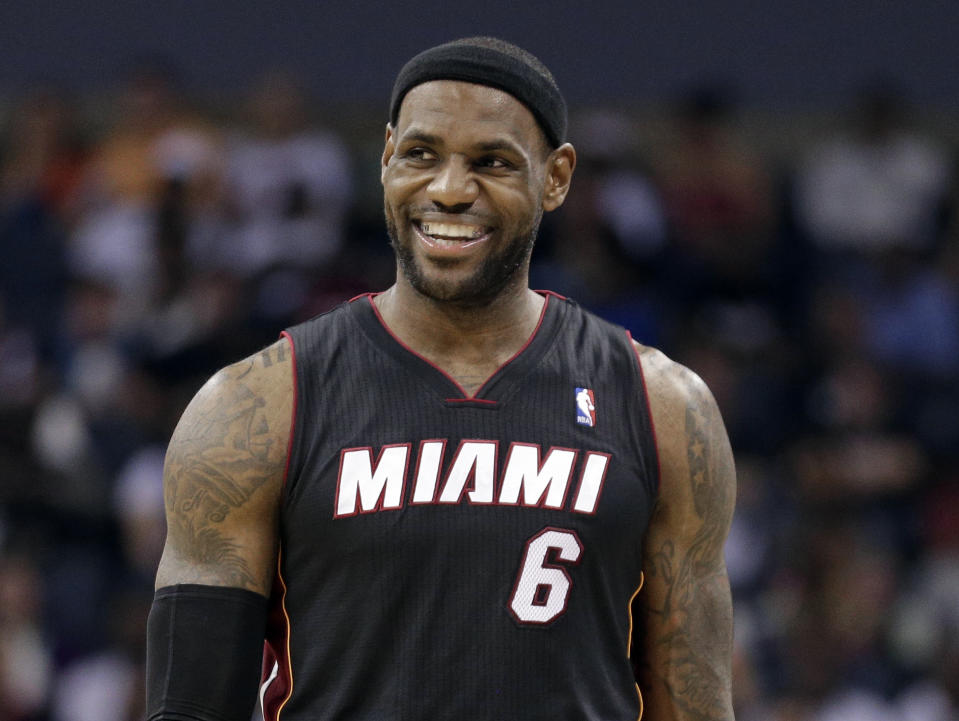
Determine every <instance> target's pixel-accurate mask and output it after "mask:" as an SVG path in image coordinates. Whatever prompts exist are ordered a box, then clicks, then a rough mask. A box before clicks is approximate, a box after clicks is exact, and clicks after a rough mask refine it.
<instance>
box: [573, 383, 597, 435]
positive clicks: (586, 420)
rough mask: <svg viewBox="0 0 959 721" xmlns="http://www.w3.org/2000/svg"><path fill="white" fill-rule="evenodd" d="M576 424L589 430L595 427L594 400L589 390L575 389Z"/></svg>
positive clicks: (591, 391)
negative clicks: (587, 427)
mask: <svg viewBox="0 0 959 721" xmlns="http://www.w3.org/2000/svg"><path fill="white" fill-rule="evenodd" d="M576 422H577V423H579V424H580V425H581V426H589V427H590V428H592V427H593V426H595V425H596V399H595V398H594V397H593V390H592V389H591V388H577V389H576Z"/></svg>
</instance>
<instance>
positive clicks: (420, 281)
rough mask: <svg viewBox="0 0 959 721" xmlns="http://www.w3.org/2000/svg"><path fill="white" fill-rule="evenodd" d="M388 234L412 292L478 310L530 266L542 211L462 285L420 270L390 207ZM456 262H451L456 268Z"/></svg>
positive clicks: (387, 216) (386, 210)
mask: <svg viewBox="0 0 959 721" xmlns="http://www.w3.org/2000/svg"><path fill="white" fill-rule="evenodd" d="M385 216H386V230H387V232H388V233H389V236H390V245H392V246H393V250H394V252H395V253H396V259H397V261H398V262H399V266H400V271H401V272H402V273H403V275H404V276H405V277H406V280H407V281H408V282H409V284H410V285H411V286H413V288H414V289H415V290H416V291H417V292H419V293H420V294H421V295H424V296H426V297H427V298H431V299H433V300H442V301H451V302H454V303H456V304H458V305H462V306H467V307H479V306H484V305H487V304H489V303H490V302H491V301H492V300H493V299H494V298H496V297H497V296H498V295H499V294H500V292H502V291H503V289H504V288H506V287H507V286H508V285H509V284H510V282H511V281H513V280H515V278H516V274H517V273H518V272H519V271H520V269H521V268H522V267H523V266H524V265H525V264H526V263H527V262H528V260H529V257H530V255H531V254H532V252H533V244H534V243H535V241H536V234H537V232H538V231H539V223H540V220H541V218H542V211H539V212H538V213H537V214H536V216H535V217H534V218H533V220H532V223H531V225H530V226H529V227H528V228H527V229H526V231H524V232H521V233H519V234H518V235H516V236H514V237H513V238H512V239H511V240H510V242H509V243H508V244H507V245H506V246H505V247H504V248H503V249H502V250H500V251H499V252H497V253H493V254H491V255H489V256H487V257H486V258H485V259H484V260H483V262H482V264H481V265H480V267H479V268H478V269H477V270H476V272H474V273H473V275H472V276H470V277H468V278H466V279H465V280H462V281H458V282H456V281H447V280H446V279H444V278H438V279H434V278H428V277H427V276H426V274H425V273H423V269H422V268H421V267H420V266H419V264H418V262H417V260H416V256H415V255H414V253H413V248H412V243H414V242H416V241H415V239H412V238H410V236H411V235H412V234H411V233H409V234H407V237H408V238H410V242H408V243H403V242H402V241H401V239H400V235H399V228H398V227H397V224H396V220H395V219H394V217H393V215H392V213H390V210H389V207H386V208H385ZM455 262H456V261H451V262H450V265H453V264H454V263H455Z"/></svg>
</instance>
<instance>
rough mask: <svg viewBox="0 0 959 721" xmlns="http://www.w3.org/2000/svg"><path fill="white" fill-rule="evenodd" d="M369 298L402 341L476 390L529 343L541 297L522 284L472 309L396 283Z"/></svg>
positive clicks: (537, 322) (535, 324)
mask: <svg viewBox="0 0 959 721" xmlns="http://www.w3.org/2000/svg"><path fill="white" fill-rule="evenodd" d="M373 302H374V304H375V305H376V307H377V310H378V311H379V313H380V316H381V317H382V318H383V322H384V323H386V325H387V327H388V328H389V329H390V330H391V331H392V332H393V334H394V335H395V336H396V337H397V338H399V340H400V341H402V342H403V343H404V344H405V345H407V346H408V347H409V348H411V349H412V350H414V351H416V352H417V353H419V354H420V355H422V356H423V357H425V358H426V359H427V360H429V361H430V362H432V363H433V364H434V365H436V366H437V367H439V368H441V369H442V370H443V371H445V372H446V373H447V374H449V375H450V376H451V377H453V378H454V379H455V380H456V381H457V382H458V383H459V384H460V385H462V386H463V388H464V389H465V390H466V391H467V392H469V393H475V392H476V391H477V390H479V388H480V386H481V385H482V384H483V383H484V382H485V381H486V380H487V379H488V378H489V377H490V376H491V375H492V374H493V373H495V372H496V370H497V369H498V368H499V367H500V366H501V365H503V364H504V363H505V362H506V361H508V360H509V359H510V358H512V357H513V356H514V355H516V353H517V352H519V350H520V349H521V348H522V347H523V346H524V345H525V344H526V343H527V341H529V339H530V336H531V335H532V334H533V331H534V330H535V329H536V326H537V325H538V324H539V320H540V317H541V316H542V312H543V305H544V303H545V298H543V296H541V295H539V294H538V293H535V292H534V291H532V290H530V289H529V288H528V287H525V286H523V287H522V288H519V289H517V290H516V291H512V292H504V293H502V294H500V295H499V296H497V297H496V298H495V299H494V300H493V301H492V302H490V303H489V304H486V305H483V306H480V307H471V306H463V305H458V304H455V303H448V302H444V301H436V300H433V299H431V298H427V297H426V296H423V295H421V294H419V293H418V292H416V291H415V290H414V289H413V288H411V287H409V286H407V285H405V284H403V283H402V282H400V283H397V284H395V285H393V286H392V287H390V288H389V289H388V290H387V291H385V292H384V293H381V294H379V295H378V296H376V297H375V298H374V300H373Z"/></svg>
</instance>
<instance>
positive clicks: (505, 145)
mask: <svg viewBox="0 0 959 721" xmlns="http://www.w3.org/2000/svg"><path fill="white" fill-rule="evenodd" d="M476 149H477V150H479V151H480V152H483V153H495V152H496V151H498V150H502V151H506V152H510V153H520V154H522V150H521V149H520V147H519V146H518V145H516V143H511V142H509V141H508V140H487V141H485V142H482V143H477V144H476Z"/></svg>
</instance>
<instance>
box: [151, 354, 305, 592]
mask: <svg viewBox="0 0 959 721" xmlns="http://www.w3.org/2000/svg"><path fill="white" fill-rule="evenodd" d="M292 409H293V380H292V362H291V353H290V348H289V344H288V342H287V341H286V339H283V340H280V341H277V342H276V343H274V344H273V345H272V346H270V347H268V348H266V349H264V350H262V351H260V352H259V353H256V354H255V355H252V356H250V357H249V358H247V359H245V360H243V361H240V362H239V363H236V364H234V365H231V366H228V367H227V368H224V369H223V370H221V371H220V372H219V373H217V374H216V375H215V376H213V378H211V379H210V380H209V381H208V382H207V383H206V385H204V386H203V388H201V389H200V391H199V392H198V393H197V395H196V396H195V397H194V399H193V401H192V402H191V403H190V405H189V406H188V407H187V409H186V411H185V412H184V413H183V416H182V418H181V419H180V422H179V423H178V424H177V427H176V430H175V431H174V432H173V437H172V438H171V440H170V445H169V448H168V449H167V454H166V462H165V465H164V471H163V486H164V498H165V503H166V519H167V538H166V545H165V547H164V549H163V557H162V559H161V560H160V568H159V570H158V572H157V578H156V587H157V588H161V587H163V586H170V585H173V584H178V583H192V584H203V585H210V586H231V587H235V588H245V589H248V590H250V591H254V592H256V593H259V594H261V595H263V596H269V594H270V587H271V585H272V583H273V572H274V564H275V561H276V548H277V545H276V544H277V538H276V533H277V526H276V523H277V509H278V503H279V499H280V495H281V492H282V487H283V474H284V471H285V468H286V456H287V446H288V442H289V434H290V426H291V417H292V412H293V410H292Z"/></svg>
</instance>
